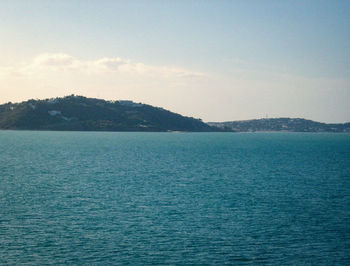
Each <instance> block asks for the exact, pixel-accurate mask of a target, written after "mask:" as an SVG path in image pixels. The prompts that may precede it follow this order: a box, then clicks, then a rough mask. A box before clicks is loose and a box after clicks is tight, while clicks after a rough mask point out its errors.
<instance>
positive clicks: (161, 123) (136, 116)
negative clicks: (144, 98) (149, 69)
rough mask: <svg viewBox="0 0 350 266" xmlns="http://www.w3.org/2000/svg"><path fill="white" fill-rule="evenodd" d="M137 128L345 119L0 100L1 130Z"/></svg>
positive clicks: (253, 127) (311, 127)
mask: <svg viewBox="0 0 350 266" xmlns="http://www.w3.org/2000/svg"><path fill="white" fill-rule="evenodd" d="M1 129H2V130H62V131H142V132H174V131H181V132H261V131H282V132H344V133H350V123H344V124H326V123H320V122H315V121H312V120H306V119H303V118H270V119H253V120H243V121H231V122H208V123H204V122H203V121H202V120H201V119H195V118H192V117H186V116H182V115H180V114H176V113H173V112H170V111H168V110H165V109H163V108H161V107H154V106H151V105H148V104H143V103H135V102H133V101H127V100H119V101H106V100H101V99H95V98H87V97H84V96H76V95H70V96H66V97H61V98H51V99H45V100H28V101H24V102H21V103H11V102H9V103H6V104H2V105H0V130H1Z"/></svg>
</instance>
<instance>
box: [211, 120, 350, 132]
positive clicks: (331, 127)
mask: <svg viewBox="0 0 350 266" xmlns="http://www.w3.org/2000/svg"><path fill="white" fill-rule="evenodd" d="M208 125H210V126H213V127H217V128H219V129H221V130H225V131H233V132H255V131H290V132H349V133H350V123H344V124H326V123H320V122H315V121H312V120H307V119H303V118H269V119H253V120H243V121H232V122H209V123H208Z"/></svg>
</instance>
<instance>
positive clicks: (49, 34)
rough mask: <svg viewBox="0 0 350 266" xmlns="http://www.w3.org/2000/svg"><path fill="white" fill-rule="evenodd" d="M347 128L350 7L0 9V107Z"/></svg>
mask: <svg viewBox="0 0 350 266" xmlns="http://www.w3.org/2000/svg"><path fill="white" fill-rule="evenodd" d="M72 93H74V94H79V95H85V96H89V97H90V96H91V97H98V98H104V99H110V100H112V99H130V100H134V101H137V102H144V103H148V104H152V105H156V106H162V107H164V108H166V109H170V110H172V111H175V112H178V113H181V114H183V115H188V116H194V117H199V118H203V120H205V121H227V120H240V119H250V118H261V117H265V116H268V117H281V116H282V117H286V116H289V117H305V118H309V119H313V120H318V121H324V122H345V121H350V1H348V0H345V1H336V0H329V1H322V0H315V1H312V0H307V1H305V0H304V1H297V0H293V1H288V0H285V1H280V0H276V1H273V0H271V1H268V0H266V1H262V0H259V1H253V0H245V1H243V0H242V1H233V0H232V1H204V0H202V1H199V0H198V1H170V0H169V1H152V0H150V1H101V0H99V1H97V0H96V1H89V0H86V1H78V0H69V1H68V0H67V1H65V0H57V1H54V0H47V1H39V0H37V1H35V0H31V1H28V0H22V1H19V0H8V1H7V0H1V1H0V103H4V102H8V101H13V102H16V101H21V100H26V99H29V98H47V97H56V96H64V95H68V94H72Z"/></svg>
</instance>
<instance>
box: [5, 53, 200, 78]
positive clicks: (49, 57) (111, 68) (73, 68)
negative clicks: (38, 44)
mask: <svg viewBox="0 0 350 266" xmlns="http://www.w3.org/2000/svg"><path fill="white" fill-rule="evenodd" d="M45 72H50V73H51V72H71V73H77V72H80V73H87V74H111V73H116V72H118V73H120V74H127V75H137V76H148V77H158V78H201V77H204V76H205V75H204V74H203V73H200V72H196V71H190V70H187V69H184V68H180V67H169V66H154V65H149V64H146V63H141V62H134V61H132V60H129V59H123V58H120V57H112V58H111V57H104V58H99V59H96V60H81V59H78V58H75V57H73V56H71V55H69V54H63V53H52V54H50V53H45V54H40V55H38V56H36V57H35V58H33V59H32V60H31V61H30V62H27V63H21V64H19V65H17V66H10V67H2V68H0V76H1V75H2V76H4V75H17V76H18V75H31V76H32V75H37V74H38V75H40V76H42V75H43V74H45Z"/></svg>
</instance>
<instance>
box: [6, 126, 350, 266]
mask: <svg viewBox="0 0 350 266" xmlns="http://www.w3.org/2000/svg"><path fill="white" fill-rule="evenodd" d="M23 264H26V265H52V264H54V265H224V264H228V265H350V134H334V133H333V134H327V133H133V132H124V133H121V132H45V131H0V265H23Z"/></svg>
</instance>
